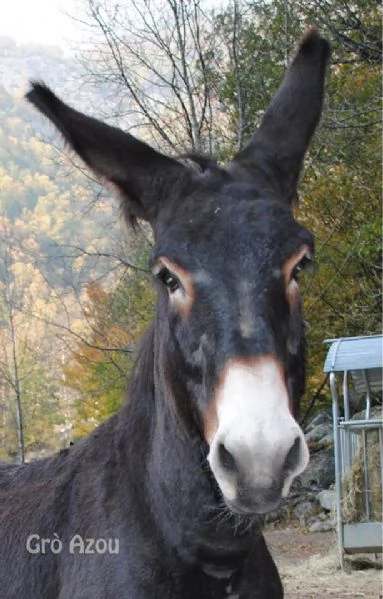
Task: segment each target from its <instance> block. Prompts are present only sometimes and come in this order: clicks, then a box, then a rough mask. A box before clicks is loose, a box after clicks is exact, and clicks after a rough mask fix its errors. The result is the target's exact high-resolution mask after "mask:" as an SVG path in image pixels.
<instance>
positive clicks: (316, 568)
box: [279, 545, 383, 599]
mask: <svg viewBox="0 0 383 599" xmlns="http://www.w3.org/2000/svg"><path fill="white" fill-rule="evenodd" d="M370 559H371V558H370ZM351 563H352V562H351V561H349V562H348V564H349V568H350V567H351ZM338 564H339V560H338V556H337V551H336V547H335V545H333V546H331V547H330V550H329V552H328V554H326V555H313V556H311V557H309V558H308V559H307V560H304V561H303V562H302V563H301V564H299V565H297V566H280V568H279V569H280V572H281V575H282V580H283V584H284V587H285V599H323V598H326V597H330V598H331V597H332V598H334V599H335V598H336V599H346V598H349V599H364V598H365V599H382V597H383V588H382V571H381V570H379V569H377V568H376V567H375V568H369V569H363V570H355V569H354V570H350V573H346V572H342V571H341V570H339V568H338Z"/></svg>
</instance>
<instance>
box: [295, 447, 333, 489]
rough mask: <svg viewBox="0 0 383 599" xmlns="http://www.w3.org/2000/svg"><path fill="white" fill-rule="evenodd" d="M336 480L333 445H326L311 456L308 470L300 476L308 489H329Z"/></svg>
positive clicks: (302, 483)
mask: <svg viewBox="0 0 383 599" xmlns="http://www.w3.org/2000/svg"><path fill="white" fill-rule="evenodd" d="M334 481H335V460H334V449H333V447H326V448H325V449H323V450H322V451H319V452H318V453H314V454H312V455H311V456H310V462H309V465H308V466H307V468H306V470H305V471H304V472H302V474H301V475H300V476H299V483H300V485H301V486H302V487H303V488H304V489H306V490H316V491H321V490H322V489H328V488H329V487H330V486H331V485H332V484H334Z"/></svg>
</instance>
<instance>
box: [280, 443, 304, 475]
mask: <svg viewBox="0 0 383 599" xmlns="http://www.w3.org/2000/svg"><path fill="white" fill-rule="evenodd" d="M300 451H301V438H300V437H297V438H296V439H295V441H294V443H293V444H292V446H291V447H290V449H289V452H288V454H287V456H286V460H285V464H284V467H283V470H284V472H285V473H286V474H288V473H290V472H292V471H293V470H295V468H296V466H297V464H298V462H299V456H300Z"/></svg>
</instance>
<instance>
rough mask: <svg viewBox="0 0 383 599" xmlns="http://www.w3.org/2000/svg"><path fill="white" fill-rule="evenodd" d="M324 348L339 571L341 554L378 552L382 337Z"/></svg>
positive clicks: (382, 425) (382, 470)
mask: <svg viewBox="0 0 383 599" xmlns="http://www.w3.org/2000/svg"><path fill="white" fill-rule="evenodd" d="M325 343H329V344H330V348H329V351H328V354H327V357H326V360H325V364H324V371H325V372H327V373H329V383H330V388H331V393H332V401H333V403H332V406H333V428H334V454H335V487H336V498H337V501H336V517H337V532H338V540H339V552H340V562H341V566H342V568H343V567H344V554H345V553H365V552H366V553H367V552H373V553H378V552H382V542H383V538H382V479H383V476H382V473H383V443H382V438H383V435H382V431H383V420H382V405H381V398H382V384H383V369H382V364H383V363H382V343H383V337H382V335H370V336H364V337H347V338H340V339H329V340H326V341H325ZM374 396H376V397H378V398H379V397H380V406H379V405H378V406H375V407H374V408H372V398H373V397H374ZM378 404H379V401H378ZM350 506H351V507H350ZM347 510H348V511H347Z"/></svg>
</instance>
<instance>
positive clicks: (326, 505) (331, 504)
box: [317, 490, 336, 512]
mask: <svg viewBox="0 0 383 599" xmlns="http://www.w3.org/2000/svg"><path fill="white" fill-rule="evenodd" d="M317 500H318V501H319V503H320V504H321V506H322V507H323V509H325V510H327V511H329V512H331V511H332V510H333V509H335V505H336V493H335V491H331V490H328V491H326V490H323V491H321V492H320V493H318V495H317Z"/></svg>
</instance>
